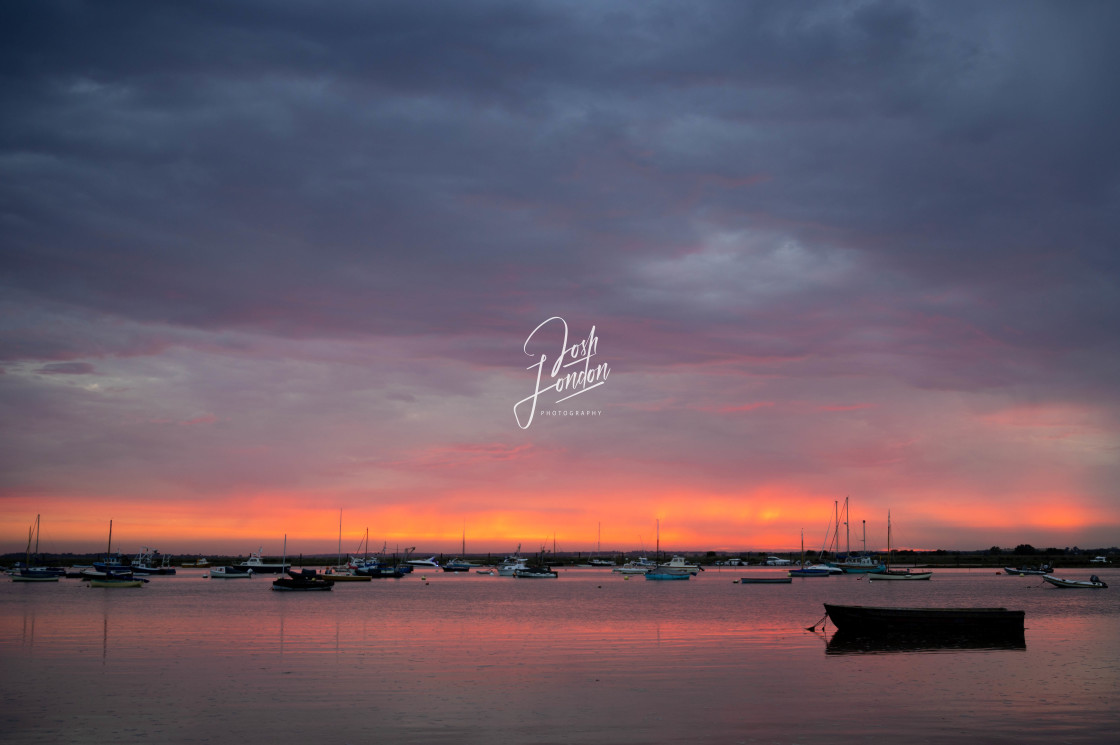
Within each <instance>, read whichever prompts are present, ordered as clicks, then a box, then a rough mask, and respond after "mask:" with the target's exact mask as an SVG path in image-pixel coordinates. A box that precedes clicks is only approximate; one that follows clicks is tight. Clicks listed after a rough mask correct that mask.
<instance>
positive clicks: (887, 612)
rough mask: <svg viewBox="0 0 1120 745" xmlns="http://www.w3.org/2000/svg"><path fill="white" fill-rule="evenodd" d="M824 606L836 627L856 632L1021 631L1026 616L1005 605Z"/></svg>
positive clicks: (1023, 612)
mask: <svg viewBox="0 0 1120 745" xmlns="http://www.w3.org/2000/svg"><path fill="white" fill-rule="evenodd" d="M824 609H825V612H826V613H827V614H828V617H829V618H830V619H832V622H833V623H834V624H836V628H837V629H839V630H841V631H850V632H859V633H878V632H892V631H917V630H922V631H949V630H958V631H959V630H971V631H992V632H1000V631H1003V632H1012V633H1013V632H1018V633H1022V631H1023V619H1024V617H1025V616H1026V613H1025V611H1021V610H1008V609H1006V608H894V607H884V606H869V605H833V604H831V603H825V604H824Z"/></svg>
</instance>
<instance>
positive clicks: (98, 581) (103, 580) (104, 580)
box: [89, 577, 148, 587]
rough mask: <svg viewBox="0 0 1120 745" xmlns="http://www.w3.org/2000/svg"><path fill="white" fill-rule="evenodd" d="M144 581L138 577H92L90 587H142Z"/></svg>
mask: <svg viewBox="0 0 1120 745" xmlns="http://www.w3.org/2000/svg"><path fill="white" fill-rule="evenodd" d="M147 581H148V580H146V579H140V578H139V577H94V578H92V579H90V581H89V586H90V587H143V586H144V583H145V582H147Z"/></svg>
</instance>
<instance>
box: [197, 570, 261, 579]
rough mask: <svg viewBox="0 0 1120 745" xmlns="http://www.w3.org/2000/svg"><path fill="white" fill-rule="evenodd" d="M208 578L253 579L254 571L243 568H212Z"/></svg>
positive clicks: (207, 574)
mask: <svg viewBox="0 0 1120 745" xmlns="http://www.w3.org/2000/svg"><path fill="white" fill-rule="evenodd" d="M206 576H207V577H209V578H210V579H251V578H252V576H253V570H252V569H242V568H241V567H211V569H210V571H209V572H207V573H206Z"/></svg>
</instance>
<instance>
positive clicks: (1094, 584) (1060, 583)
mask: <svg viewBox="0 0 1120 745" xmlns="http://www.w3.org/2000/svg"><path fill="white" fill-rule="evenodd" d="M1042 579H1044V580H1046V581H1047V582H1049V583H1050V584H1052V585H1054V587H1070V588H1082V589H1089V590H1103V589H1105V588H1106V587H1108V585H1107V584H1105V582H1104V580H1102V579H1101V578H1100V577H1098V576H1097V575H1095V574H1094V575H1093V576H1092V577H1090V578H1089V579H1087V580H1085V579H1062V578H1061V577H1055V576H1053V575H1050V574H1047V575H1045V576H1044V577H1043V578H1042Z"/></svg>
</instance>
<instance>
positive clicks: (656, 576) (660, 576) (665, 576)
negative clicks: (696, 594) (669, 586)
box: [645, 567, 692, 582]
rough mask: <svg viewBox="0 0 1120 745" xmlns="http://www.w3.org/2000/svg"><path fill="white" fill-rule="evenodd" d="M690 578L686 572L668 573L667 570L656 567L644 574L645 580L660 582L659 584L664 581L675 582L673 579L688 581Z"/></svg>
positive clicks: (689, 573)
mask: <svg viewBox="0 0 1120 745" xmlns="http://www.w3.org/2000/svg"><path fill="white" fill-rule="evenodd" d="M691 577H692V573H691V572H687V571H668V570H666V569H664V568H662V567H658V568H656V569H651V570H650V571H648V572H646V573H645V578H646V579H650V580H656V581H660V582H663V581H666V580H675V579H690V578H691Z"/></svg>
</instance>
